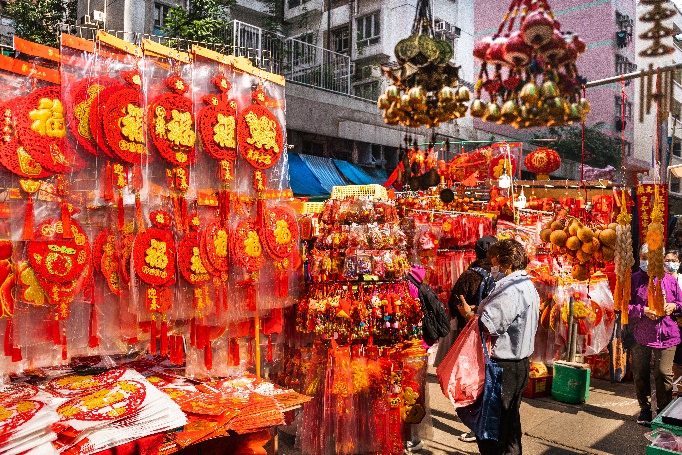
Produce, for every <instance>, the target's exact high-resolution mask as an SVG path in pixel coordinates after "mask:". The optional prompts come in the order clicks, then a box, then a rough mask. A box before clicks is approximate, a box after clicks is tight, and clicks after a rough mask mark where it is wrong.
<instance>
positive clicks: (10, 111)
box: [0, 97, 52, 179]
mask: <svg viewBox="0 0 682 455" xmlns="http://www.w3.org/2000/svg"><path fill="white" fill-rule="evenodd" d="M23 103H24V98H23V97H18V98H13V99H11V100H9V101H7V102H5V103H1V104H0V115H2V120H1V121H2V140H1V141H0V164H2V165H3V166H4V167H5V168H6V169H7V170H8V171H10V172H11V173H13V174H15V175H18V176H19V177H25V178H34V179H42V178H45V177H49V176H50V175H52V172H51V171H49V170H48V169H46V168H44V167H43V166H41V165H40V163H39V162H38V161H36V160H35V159H34V158H33V157H32V156H31V155H30V154H29V153H28V150H27V149H26V147H24V146H23V145H22V143H21V142H20V141H19V138H18V136H17V134H16V127H15V119H16V109H17V108H18V106H20V105H21V104H23Z"/></svg>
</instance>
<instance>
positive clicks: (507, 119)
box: [497, 100, 519, 125]
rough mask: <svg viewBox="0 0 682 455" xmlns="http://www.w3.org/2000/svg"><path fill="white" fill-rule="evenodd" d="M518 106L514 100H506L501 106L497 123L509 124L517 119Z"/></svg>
mask: <svg viewBox="0 0 682 455" xmlns="http://www.w3.org/2000/svg"><path fill="white" fill-rule="evenodd" d="M518 116H519V115H518V106H517V105H516V102H515V101H514V100H508V101H506V102H505V103H504V104H503V105H502V109H501V110H500V119H499V120H498V121H497V123H502V124H507V125H508V124H511V123H512V122H514V121H516V119H517V118H518Z"/></svg>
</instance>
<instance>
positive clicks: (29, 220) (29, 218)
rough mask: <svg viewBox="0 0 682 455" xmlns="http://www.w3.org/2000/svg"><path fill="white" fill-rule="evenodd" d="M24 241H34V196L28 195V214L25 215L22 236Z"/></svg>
mask: <svg viewBox="0 0 682 455" xmlns="http://www.w3.org/2000/svg"><path fill="white" fill-rule="evenodd" d="M21 238H22V239H23V240H33V196H31V195H30V194H29V195H28V200H27V201H26V214H25V215H24V233H23V235H22V236H21Z"/></svg>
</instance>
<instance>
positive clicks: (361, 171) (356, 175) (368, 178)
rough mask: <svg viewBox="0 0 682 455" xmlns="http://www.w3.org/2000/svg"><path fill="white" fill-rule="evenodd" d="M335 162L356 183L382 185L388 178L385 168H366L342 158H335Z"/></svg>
mask: <svg viewBox="0 0 682 455" xmlns="http://www.w3.org/2000/svg"><path fill="white" fill-rule="evenodd" d="M334 164H335V165H336V167H338V168H339V171H341V173H342V174H343V175H344V176H345V177H346V178H347V179H348V180H350V181H351V182H352V183H353V184H355V185H370V184H372V183H376V184H379V185H382V184H383V183H384V182H385V181H386V180H387V179H388V177H387V176H386V171H385V170H384V169H375V168H366V167H362V166H357V165H355V164H353V163H349V162H348V161H342V160H334Z"/></svg>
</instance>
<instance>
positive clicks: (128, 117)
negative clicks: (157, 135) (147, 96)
mask: <svg viewBox="0 0 682 455" xmlns="http://www.w3.org/2000/svg"><path fill="white" fill-rule="evenodd" d="M123 113H124V114H125V115H124V116H123V117H121V119H120V120H119V123H118V126H119V127H120V128H121V134H123V135H124V136H125V137H127V138H128V139H129V140H131V141H133V142H139V143H143V142H144V136H143V130H142V117H143V115H144V109H142V108H141V107H137V106H135V105H134V104H132V103H131V104H128V106H126V107H125V108H124V109H123Z"/></svg>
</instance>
